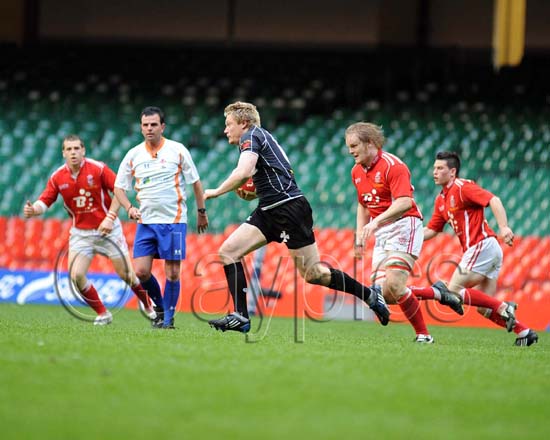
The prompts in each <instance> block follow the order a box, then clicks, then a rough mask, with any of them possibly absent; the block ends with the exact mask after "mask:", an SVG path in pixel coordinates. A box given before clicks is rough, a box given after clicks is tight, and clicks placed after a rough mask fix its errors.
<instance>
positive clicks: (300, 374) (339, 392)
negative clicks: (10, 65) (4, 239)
mask: <svg viewBox="0 0 550 440" xmlns="http://www.w3.org/2000/svg"><path fill="white" fill-rule="evenodd" d="M255 324H256V325H257V324H258V319H256V320H255ZM176 325H177V327H178V328H177V329H176V330H172V331H170V330H153V329H151V328H150V327H149V326H148V323H147V322H146V321H145V319H144V318H143V317H141V316H140V315H139V314H138V313H137V312H135V311H128V310H124V311H120V312H118V313H117V314H116V315H115V321H114V323H113V324H112V325H110V326H106V327H94V326H92V325H91V324H90V323H85V322H82V321H79V320H77V319H75V318H74V317H72V316H71V315H69V314H68V313H67V312H66V311H65V310H64V309H62V308H61V307H52V306H30V305H26V306H17V305H12V304H2V305H0V350H1V351H0V379H1V382H0V383H1V385H0V423H1V426H2V434H1V437H2V438H3V439H25V438H28V439H35V438H43V439H61V438H67V439H88V438H89V439H97V438H105V439H106V438H112V439H146V438H147V439H151V438H155V439H161V438H186V439H187V438H215V437H216V438H217V437H223V438H228V439H232V438H239V439H248V438H255V439H262V440H263V439H281V438H283V439H285V438H304V439H310V438H319V439H321V438H342V439H344V438H384V439H386V438H387V439H393V438H396V439H397V438H407V437H408V438H411V439H416V438H418V439H443V438H445V439H455V438H456V439H459V438H460V439H463V438H476V439H477V438H483V439H492V438H494V439H518V438H521V439H528V438H532V439H542V438H547V435H548V422H547V414H548V408H549V407H550V362H549V361H550V356H549V354H550V351H549V349H548V346H549V343H550V338H549V337H548V335H547V334H544V333H543V334H540V341H539V344H537V345H534V346H532V347H529V348H524V347H514V346H512V343H513V341H514V336H513V335H510V334H507V333H506V332H505V331H502V330H491V329H464V328H450V327H433V328H432V334H433V335H434V336H435V337H436V341H437V342H436V344H434V345H432V346H418V345H415V344H414V343H412V342H411V341H412V338H413V334H412V330H411V329H410V328H409V327H408V326H406V325H398V324H395V325H390V326H388V327H382V326H380V325H377V324H375V323H365V322H343V321H333V322H325V323H317V322H311V321H305V322H303V321H296V322H295V321H294V320H292V319H273V320H272V321H271V322H269V325H267V322H266V321H263V322H262V327H261V329H260V332H259V333H256V334H254V335H252V336H253V337H254V338H255V339H257V340H258V339H259V341H258V342H255V343H246V342H245V337H244V335H242V334H238V333H234V332H227V333H221V332H215V331H214V330H212V329H211V328H209V327H208V325H207V324H205V323H204V322H201V321H200V320H199V319H197V318H196V317H195V316H193V315H190V314H189V315H187V314H179V315H178V316H177V319H176ZM302 325H303V326H302ZM254 331H255V330H254ZM296 339H298V340H302V342H296Z"/></svg>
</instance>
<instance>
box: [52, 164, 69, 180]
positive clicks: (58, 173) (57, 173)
mask: <svg viewBox="0 0 550 440" xmlns="http://www.w3.org/2000/svg"><path fill="white" fill-rule="evenodd" d="M68 172H69V169H68V168H67V165H66V164H63V165H61V166H59V167H58V168H56V169H55V170H54V171H53V173H52V174H51V175H50V179H51V180H55V179H58V178H62V177H63V176H64V175H66V174H68Z"/></svg>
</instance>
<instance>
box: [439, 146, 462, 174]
mask: <svg viewBox="0 0 550 440" xmlns="http://www.w3.org/2000/svg"><path fill="white" fill-rule="evenodd" d="M435 158H436V160H444V161H445V162H447V166H448V167H449V168H456V177H458V174H459V173H460V157H458V154H457V153H455V152H453V151H440V152H439V153H437V154H436V156H435Z"/></svg>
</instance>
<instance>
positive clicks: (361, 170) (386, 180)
mask: <svg viewBox="0 0 550 440" xmlns="http://www.w3.org/2000/svg"><path fill="white" fill-rule="evenodd" d="M351 178H352V180H353V184H354V185H355V188H356V189H357V200H358V201H359V203H361V205H363V206H364V207H365V208H367V209H368V210H369V214H370V216H371V218H372V219H374V218H376V217H377V216H379V215H380V214H382V213H383V212H384V211H386V210H387V209H388V208H389V207H390V205H391V204H392V202H393V201H394V200H395V199H397V198H398V197H411V198H412V197H413V193H414V188H413V186H412V184H411V173H410V171H409V168H408V167H407V165H405V162H403V161H402V160H401V159H399V158H398V157H397V156H394V155H393V154H390V153H386V152H385V151H382V150H380V151H379V152H378V155H377V156H376V157H375V158H374V161H373V163H372V164H371V165H370V167H364V166H363V165H360V164H356V165H355V166H354V167H353V168H352V170H351ZM403 217H418V218H419V219H422V213H421V212H420V210H419V209H418V207H417V206H416V202H415V201H414V199H413V206H412V208H411V209H409V210H408V211H407V212H406V213H405V214H403Z"/></svg>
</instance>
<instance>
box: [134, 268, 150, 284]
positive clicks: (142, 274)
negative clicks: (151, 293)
mask: <svg viewBox="0 0 550 440" xmlns="http://www.w3.org/2000/svg"><path fill="white" fill-rule="evenodd" d="M136 276H137V277H138V279H139V280H140V281H147V280H148V279H149V278H151V271H149V270H147V269H142V268H138V267H136Z"/></svg>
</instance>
